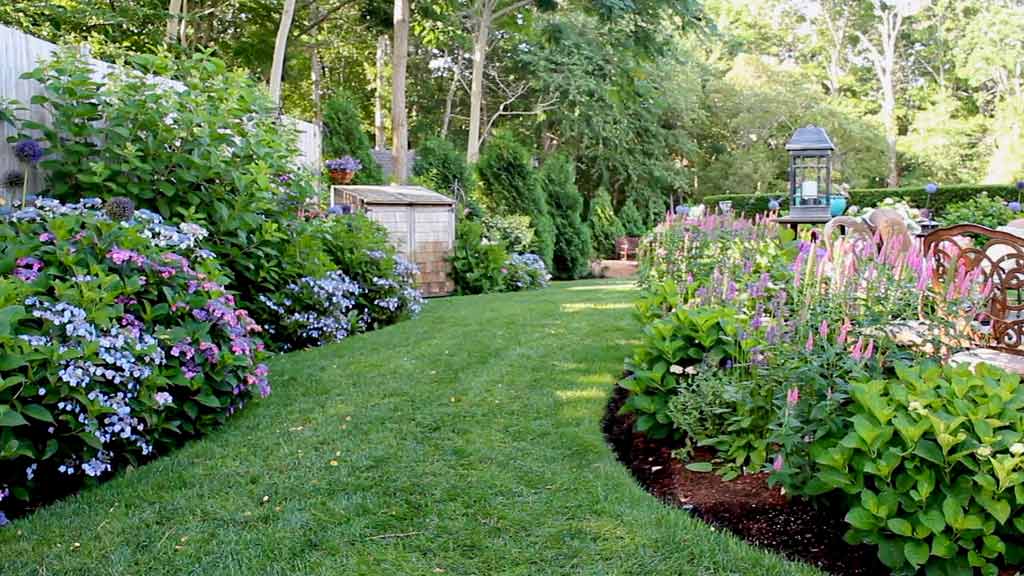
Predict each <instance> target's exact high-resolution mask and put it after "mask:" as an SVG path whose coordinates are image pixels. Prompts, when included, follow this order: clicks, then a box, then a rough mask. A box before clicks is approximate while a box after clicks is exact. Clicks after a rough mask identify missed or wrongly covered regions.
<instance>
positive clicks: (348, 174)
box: [331, 170, 356, 184]
mask: <svg viewBox="0 0 1024 576" xmlns="http://www.w3.org/2000/svg"><path fill="white" fill-rule="evenodd" d="M355 175H356V173H355V172H353V171H351V170H332V171H331V183H332V184H348V183H349V182H351V181H352V177H353V176H355Z"/></svg>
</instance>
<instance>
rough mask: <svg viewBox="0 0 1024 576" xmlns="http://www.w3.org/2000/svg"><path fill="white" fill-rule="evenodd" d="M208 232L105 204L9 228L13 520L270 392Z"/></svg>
mask: <svg viewBox="0 0 1024 576" xmlns="http://www.w3.org/2000/svg"><path fill="white" fill-rule="evenodd" d="M204 235H205V230H203V229H202V228H201V227H199V226H196V225H192V224H187V223H186V224H180V225H177V226H171V225H169V224H165V223H164V222H163V221H162V219H161V218H160V217H159V216H158V215H156V214H154V213H152V212H148V211H146V210H138V211H136V212H135V214H134V219H133V220H132V221H129V222H120V223H119V222H113V221H110V220H109V219H108V218H107V216H106V215H105V214H104V213H103V212H102V210H101V203H100V202H99V201H98V200H86V201H83V202H81V203H77V204H61V203H59V202H57V201H55V200H48V199H41V200H39V201H38V202H37V203H36V206H35V207H33V208H27V209H23V210H20V211H17V212H14V213H11V214H9V215H7V216H6V217H3V218H0V239H2V243H0V352H2V354H0V511H6V512H7V513H10V512H12V511H13V512H18V511H20V510H24V509H26V508H27V507H30V506H32V505H34V504H36V503H38V502H42V501H46V500H49V499H52V498H55V497H59V496H61V495H63V494H64V493H67V492H71V491H73V490H75V489H76V488H77V486H79V485H80V484H82V483H83V482H88V481H95V480H98V479H101V478H103V477H106V476H109V475H110V474H111V473H112V472H114V471H115V470H117V469H118V468H119V467H122V466H124V465H127V464H135V463H138V462H141V461H144V460H147V459H149V458H152V457H154V456H156V455H158V454H160V453H161V452H163V451H166V450H167V449H169V448H171V447H173V446H175V445H177V444H179V443H180V442H181V441H183V440H185V439H187V438H188V437H191V436H196V435H199V434H203V433H205V432H207V431H209V430H210V429H211V428H213V427H215V426H217V425H219V424H221V423H222V422H224V420H225V419H226V418H227V417H229V416H230V415H232V414H233V413H235V412H237V411H238V410H240V409H241V408H243V407H244V406H245V405H246V403H247V402H248V401H249V400H250V399H251V398H252V397H253V396H254V395H256V394H258V395H260V396H266V395H267V394H269V393H270V386H269V383H268V379H267V376H268V374H267V367H266V365H265V364H263V363H262V362H261V360H262V358H263V356H264V352H263V344H262V343H261V341H260V339H259V337H258V336H259V333H260V331H261V329H260V326H259V325H257V324H256V323H255V322H254V321H253V320H252V319H250V317H249V315H248V314H247V312H246V311H245V310H243V309H239V308H238V307H236V305H235V301H234V297H233V296H232V295H231V294H230V293H229V292H228V291H227V290H225V288H224V285H223V282H224V279H225V276H224V274H223V273H222V272H221V270H220V268H219V267H218V265H217V263H216V260H215V259H213V255H212V253H210V252H208V251H206V250H203V249H202V248H201V247H200V246H201V241H202V240H203V236H204Z"/></svg>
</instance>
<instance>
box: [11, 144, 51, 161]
mask: <svg viewBox="0 0 1024 576" xmlns="http://www.w3.org/2000/svg"><path fill="white" fill-rule="evenodd" d="M45 153H46V152H45V151H44V150H43V147H42V146H40V145H39V142H36V141H35V140H21V141H19V142H18V143H17V144H15V145H14V155H15V156H16V157H17V158H18V160H21V161H22V162H24V163H26V164H35V163H37V162H39V161H40V160H41V159H42V158H43V154H45Z"/></svg>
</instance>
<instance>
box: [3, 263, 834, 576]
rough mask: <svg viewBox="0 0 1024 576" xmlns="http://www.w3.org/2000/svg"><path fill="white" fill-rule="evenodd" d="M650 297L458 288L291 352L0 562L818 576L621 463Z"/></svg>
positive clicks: (186, 570)
mask: <svg viewBox="0 0 1024 576" xmlns="http://www.w3.org/2000/svg"><path fill="white" fill-rule="evenodd" d="M636 295H637V294H636V292H635V291H634V289H633V287H632V286H631V285H630V284H629V283H623V282H614V281H584V282H573V283H559V284H556V285H554V286H553V287H552V288H549V289H546V290H542V291H535V292H524V293H515V294H503V295H488V296H473V297H461V298H451V299H447V300H439V301H434V302H431V303H430V304H429V305H428V306H427V307H426V310H425V312H424V314H423V316H422V318H421V319H419V320H418V321H416V322H407V323H402V324H398V325H395V326H391V327H388V328H386V329H383V330H380V331H377V332H373V333H370V334H365V335H360V336H357V337H354V338H351V339H348V340H346V341H345V342H343V343H339V344H336V345H331V346H325V347H323V348H320V349H316V350H311V351H306V352H298V353H292V354H288V355H284V356H281V357H278V358H276V359H274V361H273V362H272V364H273V365H272V373H273V374H274V375H275V376H274V378H275V380H274V382H273V385H274V389H275V394H274V395H273V396H271V397H270V398H268V399H267V400H266V401H264V402H261V403H258V404H257V405H254V406H252V407H251V408H250V409H249V410H247V411H245V412H244V413H242V414H240V415H239V416H238V417H237V418H235V419H233V420H232V421H231V422H229V423H228V424H227V425H226V426H225V427H223V428H222V429H220V430H219V431H217V432H215V433H213V434H211V435H210V436H208V437H206V438H204V439H202V440H200V441H197V442H194V443H191V444H189V445H187V446H185V447H184V448H182V449H180V450H179V451H177V452H175V453H173V454H170V455H168V456H167V457H165V458H162V459H160V460H158V461H156V462H154V463H152V464H150V465H147V466H144V467H142V468H139V469H135V470H129V471H128V472H127V473H125V474H124V475H123V476H122V477H120V478H117V479H114V480H112V481H110V482H108V483H106V484H104V485H101V486H98V487H96V488H92V489H88V490H85V491H83V492H81V493H79V494H78V495H76V496H74V497H71V498H69V499H68V500H66V501H63V502H60V503H57V504H54V505H52V506H50V507H48V508H46V509H44V510H42V511H40V512H38V513H36V514H34V515H33V516H30V517H28V518H25V519H22V520H19V521H17V522H15V523H14V524H13V525H11V526H8V527H6V528H4V529H0V550H2V551H3V553H2V554H0V574H4V575H21V574H62V575H68V576H70V575H77V574H89V575H90V576H95V575H102V574H117V575H119V576H121V575H129V574H147V575H153V574H175V575H177V574H204V575H219V574H305V575H309V574H332V575H333V574H442V573H446V574H459V575H463V574H466V575H469V574H488V575H490V574H531V575H533V574H559V575H561V574H587V575H598V574H616V575H623V574H644V575H651V574H673V575H678V574H701V575H733V574H765V575H770V574H779V575H782V574H785V575H801V574H807V575H810V574H816V572H815V571H814V570H812V569H811V568H807V567H803V566H800V565H797V564H792V563H788V562H786V561H784V560H782V559H780V558H779V557H776V556H772V555H770V554H767V553H765V552H761V551H758V550H756V549H754V548H752V547H750V546H748V545H747V544H744V543H742V542H740V541H739V540H738V539H736V538H734V537H732V536H729V535H724V534H721V533H718V532H715V531H712V530H711V529H710V528H708V527H707V526H705V525H703V524H701V523H699V522H697V521H695V520H693V519H691V518H690V517H689V516H687V515H686V514H683V513H680V512H679V511H678V510H672V509H670V508H668V507H665V506H663V505H662V504H661V503H659V502H658V501H656V500H655V499H653V498H651V497H650V496H649V495H647V494H646V493H644V491H643V490H642V489H641V488H640V487H639V486H637V484H636V483H635V482H634V481H633V479H632V478H631V477H630V476H629V473H628V472H627V471H626V470H625V469H624V468H623V467H622V466H621V465H620V464H618V463H617V462H616V461H615V459H614V456H613V455H612V453H611V451H610V450H609V449H608V447H607V446H606V445H605V443H604V439H603V438H602V435H601V431H600V429H599V426H598V421H599V420H600V418H601V414H602V412H603V410H604V408H605V405H606V403H607V397H608V391H609V389H610V388H611V385H612V383H613V382H614V381H615V380H616V379H617V378H618V376H619V375H620V373H621V370H622V359H623V357H624V356H625V355H626V354H627V352H628V350H629V348H630V346H631V345H633V344H635V342H631V341H629V340H628V339H629V338H631V337H632V335H634V334H636V332H637V325H636V323H635V321H634V320H633V319H632V317H631V308H632V302H633V300H634V299H635V297H636ZM125 476H128V477H125Z"/></svg>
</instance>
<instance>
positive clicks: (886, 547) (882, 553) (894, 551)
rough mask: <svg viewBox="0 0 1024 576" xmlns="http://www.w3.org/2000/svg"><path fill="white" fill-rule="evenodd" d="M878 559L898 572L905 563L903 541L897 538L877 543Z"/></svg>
mask: <svg viewBox="0 0 1024 576" xmlns="http://www.w3.org/2000/svg"><path fill="white" fill-rule="evenodd" d="M878 559H879V560H881V561H882V564H885V565H886V566H888V567H889V568H892V569H893V570H898V569H900V568H902V567H903V565H905V564H906V563H907V557H906V554H905V553H904V547H903V541H902V540H900V539H899V538H884V539H882V541H881V542H879V543H878Z"/></svg>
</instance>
